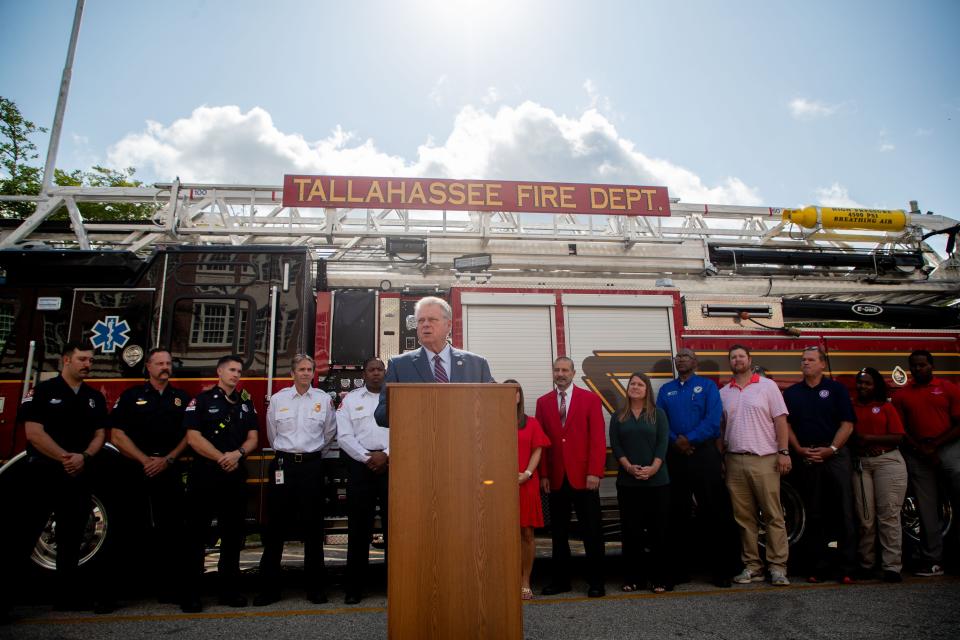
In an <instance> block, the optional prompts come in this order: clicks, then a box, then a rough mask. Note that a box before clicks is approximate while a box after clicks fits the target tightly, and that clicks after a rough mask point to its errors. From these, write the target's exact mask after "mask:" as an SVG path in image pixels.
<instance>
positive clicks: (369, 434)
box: [337, 387, 390, 462]
mask: <svg viewBox="0 0 960 640" xmlns="http://www.w3.org/2000/svg"><path fill="white" fill-rule="evenodd" d="M379 402H380V394H379V393H374V392H372V391H370V390H369V389H367V388H366V387H360V388H359V389H354V390H353V391H351V392H350V393H348V394H347V395H346V396H345V397H344V398H343V401H342V402H341V403H340V407H339V408H338V409H337V442H338V443H340V448H341V449H342V450H344V451H346V452H347V455H349V456H350V457H351V458H353V459H354V460H356V461H357V462H367V460H369V459H370V452H371V451H383V452H384V453H386V454H387V455H390V430H389V429H385V428H383V427H381V426H380V425H378V424H377V421H376V420H375V419H374V417H373V412H374V410H375V409H376V408H377V404H378V403H379Z"/></svg>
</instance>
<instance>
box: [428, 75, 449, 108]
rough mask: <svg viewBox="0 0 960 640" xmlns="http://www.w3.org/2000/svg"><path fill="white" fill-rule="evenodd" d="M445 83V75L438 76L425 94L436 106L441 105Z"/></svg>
mask: <svg viewBox="0 0 960 640" xmlns="http://www.w3.org/2000/svg"><path fill="white" fill-rule="evenodd" d="M446 84H447V76H445V75H443V76H440V77H439V78H437V81H436V82H434V83H433V87H432V88H431V89H430V93H428V94H427V98H428V99H429V100H430V102H432V103H433V104H435V105H436V106H438V107H440V106H443V96H444V87H445V86H446Z"/></svg>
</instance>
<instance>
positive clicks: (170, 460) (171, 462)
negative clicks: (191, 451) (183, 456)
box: [167, 456, 177, 465]
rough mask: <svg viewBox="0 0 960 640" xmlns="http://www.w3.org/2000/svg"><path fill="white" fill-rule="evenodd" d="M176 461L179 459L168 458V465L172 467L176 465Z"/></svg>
mask: <svg viewBox="0 0 960 640" xmlns="http://www.w3.org/2000/svg"><path fill="white" fill-rule="evenodd" d="M176 461H177V459H176V458H174V457H173V456H167V464H171V465H172V464H174V463H176Z"/></svg>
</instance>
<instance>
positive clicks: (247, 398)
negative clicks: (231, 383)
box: [240, 389, 250, 402]
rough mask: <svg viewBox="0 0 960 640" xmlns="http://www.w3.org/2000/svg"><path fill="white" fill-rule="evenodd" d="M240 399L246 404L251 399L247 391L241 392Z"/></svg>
mask: <svg viewBox="0 0 960 640" xmlns="http://www.w3.org/2000/svg"><path fill="white" fill-rule="evenodd" d="M240 399H241V400H243V401H244V402H246V401H247V400H249V399H250V394H249V393H247V390H246V389H244V390H243V391H241V392H240Z"/></svg>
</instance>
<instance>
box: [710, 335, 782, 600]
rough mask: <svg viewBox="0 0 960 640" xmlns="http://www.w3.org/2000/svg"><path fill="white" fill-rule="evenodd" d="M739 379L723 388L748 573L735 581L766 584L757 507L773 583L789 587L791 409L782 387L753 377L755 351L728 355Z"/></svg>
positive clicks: (729, 461)
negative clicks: (786, 500)
mask: <svg viewBox="0 0 960 640" xmlns="http://www.w3.org/2000/svg"><path fill="white" fill-rule="evenodd" d="M728 357H729V359H730V370H731V371H732V372H733V377H732V378H731V379H730V382H729V383H727V384H725V385H724V386H722V387H721V388H720V400H721V401H722V402H723V417H724V425H723V430H722V431H723V435H722V440H723V443H724V449H725V450H726V456H725V463H726V468H727V474H726V475H727V478H726V479H727V490H728V491H730V500H731V502H732V503H733V517H734V520H736V521H737V526H738V527H740V544H741V552H740V554H741V558H742V559H743V565H744V569H743V571H742V572H741V573H740V574H739V575H737V576H735V577H734V578H733V581H734V582H738V583H740V584H747V583H750V582H762V581H763V562H762V561H761V560H760V552H759V548H758V547H757V536H758V528H757V506H759V507H760V510H761V511H762V512H763V519H764V525H765V527H766V530H767V563H768V565H769V569H770V582H771V583H772V584H773V585H774V586H778V587H785V586H787V585H789V584H790V581H789V580H788V579H787V554H788V553H789V545H788V542H787V528H786V525H785V524H784V521H783V507H782V506H781V504H780V476H782V475H784V474H786V473H789V471H790V450H789V449H788V448H787V444H788V433H789V428H788V426H787V406H786V404H784V402H783V396H782V395H781V394H780V389H778V388H777V385H776V383H774V382H773V381H772V380H769V379H767V378H761V377H760V376H759V375H758V374H756V373H754V372H753V359H752V358H751V357H750V349H748V348H747V347H744V346H742V345H739V344H735V345H733V346H732V347H730V351H729V352H728Z"/></svg>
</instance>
